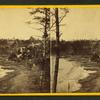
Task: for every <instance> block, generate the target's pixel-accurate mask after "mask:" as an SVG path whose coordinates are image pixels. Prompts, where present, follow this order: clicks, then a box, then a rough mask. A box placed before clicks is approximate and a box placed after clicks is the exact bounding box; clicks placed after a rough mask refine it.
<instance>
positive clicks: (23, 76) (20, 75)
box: [0, 56, 49, 93]
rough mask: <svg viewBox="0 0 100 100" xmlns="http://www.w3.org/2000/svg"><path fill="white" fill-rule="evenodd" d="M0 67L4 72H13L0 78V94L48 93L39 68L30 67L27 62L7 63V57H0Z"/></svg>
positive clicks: (35, 66)
mask: <svg viewBox="0 0 100 100" xmlns="http://www.w3.org/2000/svg"><path fill="white" fill-rule="evenodd" d="M0 66H2V69H4V70H14V71H13V72H8V73H7V75H5V76H4V77H2V78H0V93H39V92H41V93H42V92H49V90H47V89H48V88H46V86H47V84H48V83H47V82H46V80H43V79H45V78H44V76H43V73H44V72H43V71H42V70H41V68H40V66H37V65H35V64H32V66H31V67H30V66H29V62H27V61H21V62H16V61H9V60H8V59H7V56H1V57H0ZM41 75H42V78H41V77H40V76H41ZM41 83H42V84H41Z"/></svg>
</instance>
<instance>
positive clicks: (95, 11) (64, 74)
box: [50, 7, 100, 93]
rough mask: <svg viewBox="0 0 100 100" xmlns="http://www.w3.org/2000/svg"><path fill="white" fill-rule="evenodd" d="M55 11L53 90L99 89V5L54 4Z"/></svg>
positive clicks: (52, 61) (78, 91)
mask: <svg viewBox="0 0 100 100" xmlns="http://www.w3.org/2000/svg"><path fill="white" fill-rule="evenodd" d="M52 12H54V14H55V16H54V17H52V18H51V24H53V23H55V25H54V24H53V25H54V27H53V29H51V31H50V34H51V38H50V40H51V48H52V49H51V55H50V57H51V61H50V62H51V63H50V65H51V67H50V68H51V69H52V71H51V73H52V76H51V81H52V82H51V85H52V92H54V93H55V92H56V93H91V92H93V93H95V92H100V27H99V26H100V8H99V7H98V8H96V7H94V8H92V7H90V8H89V7H86V8H82V7H80V8H74V7H73V8H71V7H70V8H55V9H52Z"/></svg>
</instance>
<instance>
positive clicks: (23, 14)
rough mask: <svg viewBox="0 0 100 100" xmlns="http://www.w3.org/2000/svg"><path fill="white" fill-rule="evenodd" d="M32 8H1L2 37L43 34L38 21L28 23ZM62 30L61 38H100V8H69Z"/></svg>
mask: <svg viewBox="0 0 100 100" xmlns="http://www.w3.org/2000/svg"><path fill="white" fill-rule="evenodd" d="M29 11H30V9H27V8H26V9H25V8H8V9H7V8H0V38H13V37H15V38H19V39H28V38H29V37H30V36H32V35H36V36H41V35H42V34H41V32H40V31H39V30H35V29H32V27H33V28H35V27H37V25H36V23H34V24H33V25H28V24H26V23H25V22H26V21H29V20H31V16H30V15H29ZM63 23H64V24H66V25H65V26H63V27H61V28H60V30H61V32H62V33H63V35H62V36H61V39H64V40H73V39H100V8H69V13H68V15H67V16H66V18H65V19H64V21H63Z"/></svg>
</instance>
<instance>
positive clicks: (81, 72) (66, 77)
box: [51, 57, 96, 92]
mask: <svg viewBox="0 0 100 100" xmlns="http://www.w3.org/2000/svg"><path fill="white" fill-rule="evenodd" d="M54 59H55V58H54V57H51V65H52V66H51V67H52V68H51V69H52V71H51V73H52V74H51V80H52V83H53V76H54V69H55V68H54V65H55V60H54ZM85 67H86V66H81V64H80V62H76V61H74V60H69V58H60V59H59V72H58V80H57V92H75V91H77V90H79V89H80V88H81V87H82V84H80V83H79V80H80V79H85V78H87V77H88V76H89V75H90V73H96V71H91V70H85V69H84V68H85ZM52 83H51V84H52ZM51 88H52V87H51Z"/></svg>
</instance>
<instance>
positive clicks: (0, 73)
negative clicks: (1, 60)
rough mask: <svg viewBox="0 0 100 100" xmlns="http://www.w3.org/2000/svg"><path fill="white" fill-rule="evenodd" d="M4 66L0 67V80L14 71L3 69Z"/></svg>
mask: <svg viewBox="0 0 100 100" xmlns="http://www.w3.org/2000/svg"><path fill="white" fill-rule="evenodd" d="M3 67H4V66H2V65H0V78H3V77H4V76H6V75H8V73H10V72H13V71H14V70H11V69H3Z"/></svg>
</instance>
